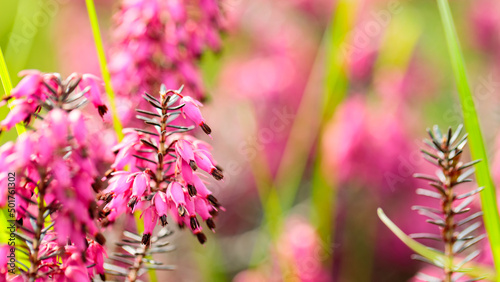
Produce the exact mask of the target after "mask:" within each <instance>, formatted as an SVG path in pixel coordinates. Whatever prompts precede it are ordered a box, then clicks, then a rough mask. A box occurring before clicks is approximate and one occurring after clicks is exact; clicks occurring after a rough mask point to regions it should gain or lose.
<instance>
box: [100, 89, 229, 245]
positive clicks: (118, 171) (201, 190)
mask: <svg viewBox="0 0 500 282" xmlns="http://www.w3.org/2000/svg"><path fill="white" fill-rule="evenodd" d="M167 93H173V95H171V96H168V95H167ZM145 98H147V100H148V101H149V102H150V103H152V104H153V105H154V106H155V108H156V109H157V112H156V113H155V112H148V111H143V110H138V112H140V113H143V114H145V115H149V116H151V118H149V117H145V116H139V117H140V118H141V119H142V120H144V121H145V123H146V124H149V125H152V126H154V128H155V130H154V131H148V130H143V129H125V130H124V133H125V137H124V139H123V140H122V142H121V143H119V144H118V145H117V146H116V147H115V148H114V150H115V152H116V153H117V154H116V159H115V162H114V163H113V165H112V168H113V169H114V172H112V173H111V178H110V180H109V186H108V188H107V189H105V190H104V191H103V192H102V195H101V197H100V199H102V200H104V201H105V202H106V205H105V207H104V211H103V212H104V216H105V219H103V224H104V225H107V224H109V223H110V222H113V221H115V220H116V218H117V217H118V216H119V215H120V214H122V213H124V212H127V211H134V210H136V209H139V210H141V211H142V218H143V219H144V235H143V243H144V244H145V245H148V244H149V242H150V238H151V236H152V232H153V229H154V228H155V226H156V225H157V223H160V224H161V225H162V226H165V225H166V224H167V214H169V215H170V216H172V218H173V219H174V220H175V221H176V222H177V223H178V224H179V226H181V227H183V226H188V227H189V228H190V229H191V231H192V232H193V233H194V234H195V235H196V236H197V237H198V240H199V241H200V242H201V243H203V242H205V240H206V237H205V235H204V234H203V233H202V227H201V226H200V224H199V222H198V219H197V216H200V217H201V219H202V220H203V221H205V222H206V223H207V225H208V227H209V228H210V229H212V230H214V228H215V223H214V221H213V217H214V216H215V215H216V214H217V212H218V211H219V210H220V209H222V207H221V206H220V204H219V203H218V201H217V199H216V198H215V197H214V196H213V195H212V193H211V192H210V190H208V189H207V187H206V185H205V182H204V179H203V177H204V175H203V174H202V173H200V171H205V172H206V173H208V174H210V175H211V176H212V177H213V178H215V179H216V180H221V179H222V178H223V175H222V173H221V170H220V169H219V168H218V166H217V164H216V162H215V161H214V159H213V157H212V155H211V153H210V150H211V147H210V145H208V144H207V143H205V142H203V141H200V140H197V139H196V138H194V137H192V136H190V135H185V134H183V133H184V132H186V131H189V130H192V129H193V127H183V126H178V125H173V124H171V122H172V121H174V120H175V119H176V118H177V117H179V116H184V117H185V118H187V119H189V120H191V121H192V122H194V123H195V124H197V125H199V126H200V127H201V129H202V130H203V131H204V132H205V133H207V134H210V132H211V130H210V127H208V125H207V124H206V123H205V121H204V119H203V117H202V116H201V112H200V109H199V106H200V105H201V104H200V103H199V102H198V101H196V100H194V99H192V98H191V97H188V96H182V95H181V94H180V93H179V92H176V91H172V90H170V91H168V92H166V91H164V92H162V93H161V99H160V100H156V99H155V98H154V97H153V96H145ZM179 98H180V99H179ZM169 129H171V130H169ZM126 167H129V168H130V171H125V169H126Z"/></svg>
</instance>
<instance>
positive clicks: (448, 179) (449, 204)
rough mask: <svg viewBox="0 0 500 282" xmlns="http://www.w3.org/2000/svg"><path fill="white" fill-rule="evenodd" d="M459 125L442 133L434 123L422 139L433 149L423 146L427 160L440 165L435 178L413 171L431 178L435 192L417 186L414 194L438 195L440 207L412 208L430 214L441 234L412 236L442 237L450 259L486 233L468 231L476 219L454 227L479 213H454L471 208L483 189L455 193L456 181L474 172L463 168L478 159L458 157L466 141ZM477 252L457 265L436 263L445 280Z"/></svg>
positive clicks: (475, 217) (465, 178) (429, 220)
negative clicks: (427, 149) (464, 216)
mask: <svg viewBox="0 0 500 282" xmlns="http://www.w3.org/2000/svg"><path fill="white" fill-rule="evenodd" d="M462 128H463V127H462V126H459V127H458V129H457V131H456V132H455V133H454V134H453V132H452V130H451V128H450V129H449V130H448V132H447V133H446V134H442V133H441V131H440V130H439V128H438V127H437V126H435V127H434V129H433V130H432V131H431V130H428V133H429V135H430V137H431V140H430V141H429V140H425V142H426V145H428V146H429V147H430V148H431V149H432V151H431V152H428V151H426V150H422V153H423V155H424V158H425V159H426V160H427V161H429V162H430V163H432V164H433V165H435V166H437V167H438V168H439V170H438V171H437V173H436V175H437V178H436V177H433V176H429V175H424V174H415V177H416V178H420V179H424V180H428V181H430V183H429V184H430V185H431V186H432V187H433V188H435V189H436V192H434V191H430V190H426V189H417V194H419V195H422V196H427V197H431V198H435V199H440V200H441V202H442V204H441V209H440V210H438V209H434V208H430V207H422V206H414V207H413V209H415V210H417V211H418V212H419V213H420V214H422V215H424V216H427V217H429V219H428V220H427V222H429V223H431V224H434V225H437V226H439V227H440V230H441V235H440V236H439V235H435V234H413V235H412V237H413V238H417V239H433V240H436V239H440V240H442V241H443V243H444V255H445V257H446V258H448V261H450V262H452V261H454V258H455V256H456V255H457V254H460V253H462V252H463V251H465V250H466V249H468V248H469V247H471V246H473V245H474V244H476V243H477V242H479V241H480V240H482V239H483V238H484V237H485V236H484V234H483V235H481V236H477V237H475V236H473V235H471V233H472V232H474V231H475V230H476V229H477V228H478V227H479V226H480V223H479V222H476V223H474V224H472V225H470V226H469V227H468V228H465V229H463V230H462V231H458V229H457V228H458V227H462V226H464V225H466V224H469V223H470V222H472V221H474V220H475V219H477V218H479V217H480V216H481V215H482V212H476V213H474V214H472V215H470V216H468V217H466V218H463V219H460V220H457V219H456V217H457V216H459V215H462V214H465V213H467V212H468V211H470V208H468V205H469V204H470V203H471V202H472V201H473V199H474V198H473V197H472V196H474V195H476V194H478V193H479V192H481V191H482V190H483V187H480V188H477V189H475V190H473V191H470V192H468V193H465V194H461V195H457V194H456V193H455V190H456V187H457V186H458V185H460V184H462V183H466V182H471V181H472V180H471V179H468V177H469V176H471V175H472V174H473V173H474V168H471V169H469V170H467V171H466V169H468V168H470V167H472V166H473V165H474V164H476V163H478V162H479V161H472V162H469V163H465V164H464V163H462V162H461V161H460V159H461V156H462V153H463V149H464V147H465V145H466V144H467V135H465V136H464V137H462V138H461V139H459V136H460V133H461V130H462ZM477 255H479V251H475V252H472V253H471V254H469V255H468V256H467V257H466V258H465V259H464V260H462V262H461V263H460V264H459V266H453V265H450V264H443V265H441V264H438V265H437V266H439V267H441V268H443V271H444V281H445V282H451V281H454V280H453V279H454V278H453V274H454V273H455V272H457V270H458V268H460V266H461V265H464V264H466V263H467V262H469V261H470V260H472V259H474V258H475V257H476V256H477ZM415 258H417V259H420V260H423V261H426V262H429V263H431V264H434V265H436V263H435V262H431V261H429V260H428V259H425V258H423V257H421V256H415Z"/></svg>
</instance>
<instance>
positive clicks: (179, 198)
mask: <svg viewBox="0 0 500 282" xmlns="http://www.w3.org/2000/svg"><path fill="white" fill-rule="evenodd" d="M167 196H168V197H169V199H170V200H172V202H173V203H174V204H175V206H176V207H177V208H179V207H184V206H185V205H186V201H185V199H184V191H183V189H182V186H181V184H179V183H177V182H172V183H170V185H169V187H168V190H167ZM179 213H181V210H180V211H179Z"/></svg>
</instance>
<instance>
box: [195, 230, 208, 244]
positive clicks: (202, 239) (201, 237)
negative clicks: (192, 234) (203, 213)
mask: <svg viewBox="0 0 500 282" xmlns="http://www.w3.org/2000/svg"><path fill="white" fill-rule="evenodd" d="M196 237H198V241H199V242H200V244H205V242H206V241H207V236H205V234H203V232H200V233H198V234H196Z"/></svg>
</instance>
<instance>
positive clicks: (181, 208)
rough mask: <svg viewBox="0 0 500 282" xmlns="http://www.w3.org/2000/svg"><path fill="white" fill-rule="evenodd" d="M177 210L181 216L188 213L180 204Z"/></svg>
mask: <svg viewBox="0 0 500 282" xmlns="http://www.w3.org/2000/svg"><path fill="white" fill-rule="evenodd" d="M177 212H178V213H179V216H185V215H186V208H184V207H183V206H179V207H178V208H177Z"/></svg>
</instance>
